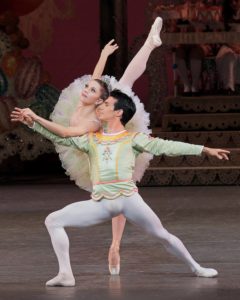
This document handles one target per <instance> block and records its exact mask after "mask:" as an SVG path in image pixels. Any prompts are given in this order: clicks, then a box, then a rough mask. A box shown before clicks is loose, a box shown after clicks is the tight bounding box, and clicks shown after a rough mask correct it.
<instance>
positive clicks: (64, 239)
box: [11, 90, 229, 286]
mask: <svg viewBox="0 0 240 300" xmlns="http://www.w3.org/2000/svg"><path fill="white" fill-rule="evenodd" d="M135 111H136V107H135V104H134V102H133V101H132V99H131V98H130V97H128V96H127V95H126V94H124V93H122V92H121V91H119V90H113V91H112V92H111V94H110V97H109V98H107V99H106V100H105V101H104V102H103V103H102V104H101V105H100V107H99V109H98V118H99V119H100V120H101V122H102V123H103V124H104V127H103V128H104V131H102V130H101V131H99V132H96V133H88V134H85V135H83V136H81V137H72V138H61V137H59V136H57V135H55V134H53V133H52V132H50V131H49V130H47V129H45V128H44V127H43V126H42V125H40V124H39V123H37V121H36V122H34V120H33V119H32V118H31V117H29V116H28V117H26V116H24V114H23V112H22V111H21V109H15V111H13V112H12V115H11V117H12V121H20V122H22V123H25V124H27V125H28V126H30V127H31V128H32V129H33V130H35V131H37V132H39V133H40V134H42V135H43V136H44V137H46V138H48V139H50V140H51V141H53V142H55V143H58V144H62V145H65V146H70V147H74V148H75V149H78V150H80V151H84V152H85V153H87V154H88V157H89V166H90V173H91V180H92V182H93V192H92V199H90V200H87V201H81V202H76V203H72V204H70V205H67V206H66V207H64V208H63V209H61V210H58V211H56V212H53V213H51V214H50V215H49V216H48V217H47V218H46V221H45V224H46V227H47V229H48V232H49V234H50V237H51V241H52V245H53V248H54V251H55V253H56V256H57V259H58V263H59V273H58V275H57V276H56V277H54V278H53V279H51V280H49V281H48V282H47V283H46V285H48V286H74V285H75V279H74V276H73V273H72V268H71V264H70V257H69V240H68V236H67V234H66V232H65V230H64V228H65V227H87V226H91V225H95V224H99V223H101V222H105V221H107V220H110V219H112V217H114V216H117V215H119V214H123V215H124V216H125V217H126V218H127V219H128V220H129V221H130V222H132V223H133V224H136V225H137V226H139V227H141V228H142V229H144V230H145V231H146V232H148V233H149V234H151V235H154V236H156V237H157V238H159V240H160V242H161V243H162V244H163V245H164V247H165V248H166V250H167V251H169V252H170V253H171V254H173V255H175V256H176V257H178V258H179V259H181V260H182V261H183V262H185V263H186V264H187V265H188V267H189V268H190V270H191V271H192V272H193V273H194V274H195V275H196V276H201V277H215V276H217V275H218V272H217V271H216V270H214V269H210V268H203V267H201V266H200V265H199V264H198V263H197V262H196V261H195V260H194V259H193V258H192V256H191V255H190V253H189V252H188V250H187V249H186V248H185V246H184V245H183V243H182V242H181V241H180V240H179V239H178V238H177V237H176V236H174V235H172V234H170V233H169V232H168V231H167V230H166V229H165V228H164V227H163V226H162V223H161V221H160V219H159V218H158V217H157V215H156V214H155V213H154V212H153V211H152V210H151V208H150V207H149V206H148V205H147V204H146V203H145V202H144V201H143V199H142V198H141V196H140V195H139V194H138V190H137V187H136V185H135V184H134V182H133V180H132V174H133V169H134V163H135V158H136V157H137V155H138V154H140V153H142V152H149V153H152V154H154V155H161V154H165V155H169V156H177V155H201V153H205V154H206V155H210V156H215V157H217V158H219V159H225V160H228V156H227V154H229V151H226V150H222V149H213V148H207V147H204V146H199V145H192V144H187V143H182V142H174V141H167V140H163V139H159V138H153V137H150V136H148V135H146V134H144V133H140V132H136V133H130V132H128V131H126V130H125V128H124V125H125V124H126V123H127V122H128V121H129V120H130V119H131V118H132V117H133V115H134V113H135ZM25 113H26V111H25Z"/></svg>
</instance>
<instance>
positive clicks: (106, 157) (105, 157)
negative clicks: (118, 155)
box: [102, 146, 112, 162]
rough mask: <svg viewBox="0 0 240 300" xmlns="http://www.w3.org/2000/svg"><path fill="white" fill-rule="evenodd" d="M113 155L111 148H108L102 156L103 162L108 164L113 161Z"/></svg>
mask: <svg viewBox="0 0 240 300" xmlns="http://www.w3.org/2000/svg"><path fill="white" fill-rule="evenodd" d="M111 155H112V151H111V149H110V147H108V146H106V147H105V149H104V152H103V154H102V156H103V160H105V161H106V162H108V161H109V160H112V157H111Z"/></svg>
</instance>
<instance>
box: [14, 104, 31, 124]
mask: <svg viewBox="0 0 240 300" xmlns="http://www.w3.org/2000/svg"><path fill="white" fill-rule="evenodd" d="M11 121H12V122H21V123H23V124H25V125H28V126H32V125H33V122H34V120H33V118H31V117H30V116H28V115H24V114H23V112H22V109H20V108H17V107H15V109H14V110H13V111H12V113H11Z"/></svg>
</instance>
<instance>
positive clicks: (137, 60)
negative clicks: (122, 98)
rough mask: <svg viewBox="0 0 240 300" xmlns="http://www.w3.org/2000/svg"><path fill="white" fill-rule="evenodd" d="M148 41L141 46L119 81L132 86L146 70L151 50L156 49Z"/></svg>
mask: <svg viewBox="0 0 240 300" xmlns="http://www.w3.org/2000/svg"><path fill="white" fill-rule="evenodd" d="M155 48H156V47H155V46H152V45H151V44H150V43H149V42H148V41H146V42H145V44H144V45H143V46H142V47H141V49H140V50H139V51H138V52H137V54H136V55H135V56H134V58H133V59H132V60H131V62H130V63H129V65H128V67H127V69H126V70H125V72H124V74H123V76H122V77H121V78H120V80H119V83H121V84H123V85H127V86H129V87H130V88H132V86H133V84H134V82H135V81H136V80H137V79H138V78H139V77H140V76H141V75H142V74H143V72H144V71H145V70H146V65H147V61H148V59H149V56H150V54H151V52H152V51H153V50H154V49H155Z"/></svg>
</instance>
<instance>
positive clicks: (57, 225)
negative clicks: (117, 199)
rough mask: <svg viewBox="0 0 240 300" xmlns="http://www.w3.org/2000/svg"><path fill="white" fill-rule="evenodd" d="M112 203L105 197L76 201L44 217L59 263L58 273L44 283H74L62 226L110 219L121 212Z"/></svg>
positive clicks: (65, 236)
mask: <svg viewBox="0 0 240 300" xmlns="http://www.w3.org/2000/svg"><path fill="white" fill-rule="evenodd" d="M113 201H114V200H113ZM114 204H115V203H114V202H112V201H110V200H106V199H103V200H101V201H99V202H96V201H93V200H88V201H81V202H76V203H73V204H70V205H68V206H66V207H64V208H63V209H61V210H58V211H56V212H53V213H51V214H50V215H49V216H48V217H47V218H46V221H45V224H46V227H47V229H48V232H49V234H50V237H51V241H52V245H53V248H54V251H55V253H56V256H57V259H58V263H59V273H58V275H57V276H56V277H54V278H53V279H51V280H49V281H48V282H47V283H46V285H49V286H56V285H59V286H74V285H75V279H74V277H73V273H72V268H71V264H70V257H69V240H68V236H67V234H66V232H65V230H64V227H72V226H73V227H87V226H91V225H95V224H98V223H101V222H104V221H106V220H110V219H111V218H112V217H115V216H116V215H118V214H119V213H121V211H118V206H114Z"/></svg>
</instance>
